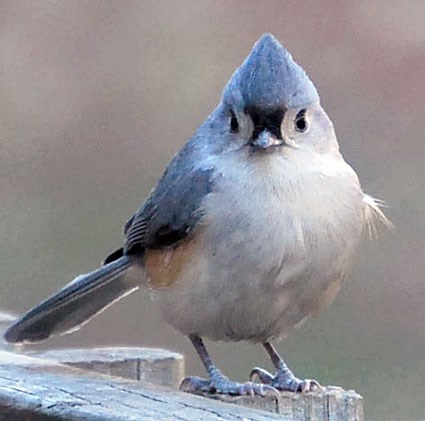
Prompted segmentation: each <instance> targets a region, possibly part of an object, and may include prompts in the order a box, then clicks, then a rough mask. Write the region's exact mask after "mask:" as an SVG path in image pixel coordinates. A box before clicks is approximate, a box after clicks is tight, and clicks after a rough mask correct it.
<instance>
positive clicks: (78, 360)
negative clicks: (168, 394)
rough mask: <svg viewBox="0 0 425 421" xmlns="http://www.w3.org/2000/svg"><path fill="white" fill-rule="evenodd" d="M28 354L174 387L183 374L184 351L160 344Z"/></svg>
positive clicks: (57, 350)
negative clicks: (170, 349) (182, 352)
mask: <svg viewBox="0 0 425 421" xmlns="http://www.w3.org/2000/svg"><path fill="white" fill-rule="evenodd" d="M26 355H29V356H32V357H36V358H42V359H45V360H49V361H55V362H57V363H61V364H66V365H70V366H72V367H77V368H81V369H83V370H90V371H96V372H97V373H102V374H107V375H109V376H116V377H123V378H126V379H131V380H139V381H143V382H146V383H151V384H156V385H159V386H166V387H171V388H173V389H178V388H179V385H180V383H181V381H182V379H183V377H184V358H183V355H181V354H177V353H176V352H171V351H166V350H164V349H157V348H131V347H130V348H129V347H127V348H123V347H111V348H90V349H87V348H73V349H72V348H71V349H55V350H51V351H45V352H29V353H26Z"/></svg>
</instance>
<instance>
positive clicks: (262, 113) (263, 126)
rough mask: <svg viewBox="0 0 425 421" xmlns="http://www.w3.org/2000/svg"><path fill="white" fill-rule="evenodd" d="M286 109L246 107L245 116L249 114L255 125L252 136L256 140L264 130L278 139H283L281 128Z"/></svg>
mask: <svg viewBox="0 0 425 421" xmlns="http://www.w3.org/2000/svg"><path fill="white" fill-rule="evenodd" d="M285 111H286V110H285V108H283V107H279V108H274V109H262V108H258V107H255V106H246V107H245V108H244V112H245V114H248V115H249V116H250V117H251V119H252V122H253V124H254V132H253V134H252V136H253V138H254V139H255V138H256V137H257V136H258V135H259V134H260V133H261V132H262V131H263V130H268V131H269V132H270V133H272V134H273V135H275V136H276V137H277V138H278V139H281V138H282V133H281V131H280V126H281V124H282V120H283V117H284V115H285Z"/></svg>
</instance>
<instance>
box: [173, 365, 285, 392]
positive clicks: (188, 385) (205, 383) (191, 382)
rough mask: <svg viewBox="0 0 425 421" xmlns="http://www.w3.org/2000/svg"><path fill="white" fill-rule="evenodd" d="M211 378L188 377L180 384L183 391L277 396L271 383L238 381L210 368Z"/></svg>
mask: <svg viewBox="0 0 425 421" xmlns="http://www.w3.org/2000/svg"><path fill="white" fill-rule="evenodd" d="M209 374H210V379H209V380H207V379H202V378H200V377H194V376H191V377H186V378H185V379H184V380H183V381H182V382H181V384H180V390H182V391H183V392H189V393H196V392H198V393H199V392H206V393H219V394H223V395H233V396H242V395H250V396H256V395H257V396H269V395H273V396H277V395H278V392H277V390H276V389H275V388H274V387H273V386H271V385H270V384H261V383H253V382H245V383H238V382H235V381H232V380H230V379H228V378H227V377H226V376H224V375H223V374H222V373H221V372H220V371H219V370H217V369H215V370H210V373H209Z"/></svg>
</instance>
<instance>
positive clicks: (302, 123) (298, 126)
mask: <svg viewBox="0 0 425 421" xmlns="http://www.w3.org/2000/svg"><path fill="white" fill-rule="evenodd" d="M306 113H307V110H306V109H305V108H303V109H302V110H300V111H299V112H298V114H297V116H296V117H295V130H296V131H297V132H300V133H304V132H306V131H307V129H308V122H307V118H306Z"/></svg>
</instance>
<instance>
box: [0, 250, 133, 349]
mask: <svg viewBox="0 0 425 421" xmlns="http://www.w3.org/2000/svg"><path fill="white" fill-rule="evenodd" d="M133 264H134V261H133V260H132V259H131V258H130V257H128V256H124V257H121V258H119V259H118V260H116V261H114V262H111V263H108V264H106V265H105V266H102V267H101V268H99V269H97V270H95V271H94V272H90V273H87V274H84V275H80V276H78V277H77V278H75V279H74V280H73V281H72V282H70V283H69V284H68V285H66V286H64V287H63V288H62V289H60V290H59V291H58V292H57V293H56V294H54V295H52V296H51V297H50V298H48V299H47V300H45V301H43V302H42V303H41V304H39V305H38V306H37V307H35V308H33V309H32V310H30V311H28V312H27V313H26V314H24V315H23V316H22V317H21V318H19V319H18V320H17V321H16V322H15V323H13V324H12V325H11V326H10V327H9V328H8V329H7V330H6V332H5V334H4V337H5V339H6V341H8V342H12V343H19V342H40V341H42V340H44V339H47V338H48V337H49V336H52V335H59V334H65V333H70V332H73V331H74V330H78V329H79V328H80V326H82V325H83V324H85V323H87V322H88V321H89V320H90V319H91V318H92V317H93V316H95V315H96V314H99V313H101V312H102V311H103V310H104V309H106V308H107V307H108V306H109V305H111V304H113V303H114V302H115V301H118V300H119V299H121V298H123V297H125V296H126V295H128V294H130V293H131V292H133V291H135V290H136V289H138V288H139V285H140V279H136V277H134V276H129V273H128V271H129V269H130V268H131V266H132V265H133Z"/></svg>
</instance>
